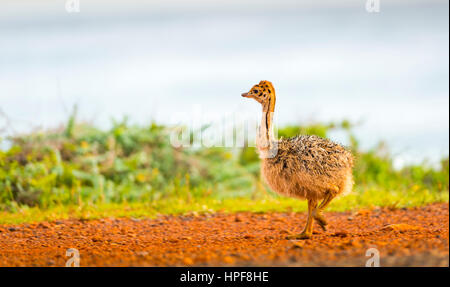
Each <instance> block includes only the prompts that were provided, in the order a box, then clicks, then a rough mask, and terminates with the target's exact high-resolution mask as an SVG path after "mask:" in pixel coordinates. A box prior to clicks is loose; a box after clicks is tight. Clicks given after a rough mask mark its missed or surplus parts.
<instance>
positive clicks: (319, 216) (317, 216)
mask: <svg viewBox="0 0 450 287" xmlns="http://www.w3.org/2000/svg"><path fill="white" fill-rule="evenodd" d="M334 197H335V196H334V195H333V194H332V193H331V192H328V193H327V195H326V196H325V198H324V199H323V201H322V202H321V203H320V205H319V207H317V208H315V209H314V210H313V212H312V215H313V217H314V219H315V220H316V221H317V223H319V225H320V227H322V229H323V230H324V231H326V230H327V225H328V223H327V221H326V220H325V217H324V216H323V214H322V211H323V210H324V209H325V208H326V207H327V206H328V204H330V202H331V201H332V200H333V198H334Z"/></svg>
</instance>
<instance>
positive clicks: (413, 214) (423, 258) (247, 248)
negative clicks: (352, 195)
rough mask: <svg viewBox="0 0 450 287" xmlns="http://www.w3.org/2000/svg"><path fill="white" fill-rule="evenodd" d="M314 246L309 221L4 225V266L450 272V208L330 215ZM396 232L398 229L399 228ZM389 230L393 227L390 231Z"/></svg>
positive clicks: (272, 217)
mask: <svg viewBox="0 0 450 287" xmlns="http://www.w3.org/2000/svg"><path fill="white" fill-rule="evenodd" d="M326 217H327V218H328V222H329V230H328V231H327V232H323V231H322V230H320V229H319V227H318V226H317V224H316V226H315V227H316V228H315V229H316V231H315V234H314V236H313V238H312V239H308V240H297V241H296V240H287V239H285V237H286V236H287V235H288V234H291V233H299V232H300V231H301V229H302V227H303V225H304V224H305V219H306V215H305V214H298V213H267V214H255V213H238V214H223V213H217V214H205V215H199V216H195V215H185V216H163V217H159V218H157V219H142V220H138V219H101V220H91V221H80V220H62V221H56V222H50V223H48V222H41V223H37V224H22V225H14V226H13V225H7V226H5V225H3V226H2V225H0V266H65V262H66V260H67V259H68V258H69V257H66V250H67V249H68V248H76V249H78V250H79V253H80V266H186V265H188V266H191V265H195V266H365V263H366V260H367V259H369V257H366V250H367V249H368V248H371V247H375V248H377V249H378V250H379V254H380V261H381V266H448V265H449V240H448V235H449V206H448V204H446V203H444V204H442V203H440V204H432V205H428V206H425V207H418V208H412V209H398V210H388V209H375V210H361V211H359V212H357V213H349V212H347V213H328V214H326ZM392 224H395V225H392ZM389 225H390V226H389Z"/></svg>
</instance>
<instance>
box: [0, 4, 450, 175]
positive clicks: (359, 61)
mask: <svg viewBox="0 0 450 287" xmlns="http://www.w3.org/2000/svg"><path fill="white" fill-rule="evenodd" d="M79 2H80V12H79V13H68V12H67V11H66V8H65V5H66V1H65V0H28V1H25V0H2V1H1V2H0V7H1V8H0V131H1V135H0V136H2V137H5V136H7V135H11V134H17V133H23V132H27V131H31V130H39V129H47V128H51V127H55V126H57V125H58V124H60V123H65V122H66V121H67V118H68V116H69V115H70V113H71V111H72V107H73V106H74V105H77V106H78V118H79V119H82V120H84V121H89V122H91V123H93V124H94V125H95V126H98V127H104V128H108V127H110V126H111V118H114V119H121V118H122V117H123V116H125V115H127V116H129V118H130V121H131V122H133V123H138V124H148V123H150V122H151V121H152V120H154V121H156V122H158V123H162V124H167V123H170V121H171V118H172V117H173V115H174V114H176V113H179V112H182V111H186V110H190V109H192V107H193V106H194V105H200V106H201V107H202V110H204V111H207V112H209V113H214V114H216V115H226V114H229V113H231V112H238V113H240V112H246V113H254V114H256V115H258V116H259V113H260V107H259V106H258V105H256V104H255V103H253V102H251V103H250V102H248V101H243V100H242V99H241V97H240V94H241V93H242V92H245V91H247V90H248V89H249V88H250V87H251V86H252V85H253V84H255V83H257V82H259V81H260V80H270V81H272V82H273V83H274V85H275V88H276V91H277V109H276V112H277V120H278V123H279V124H281V125H286V124H293V125H295V124H302V123H305V122H333V121H341V120H343V119H347V120H350V121H351V122H354V123H359V124H358V125H357V126H356V127H355V129H354V133H355V134H356V136H357V137H358V139H359V140H360V144H361V146H362V147H363V148H370V147H373V146H374V145H375V144H376V143H378V142H379V141H380V140H382V141H385V142H386V143H387V145H388V146H389V148H390V150H391V151H392V152H393V155H394V157H395V164H396V165H397V166H402V165H404V164H405V163H418V162H422V161H424V160H428V161H429V162H432V163H437V162H439V160H440V159H441V158H442V157H444V156H448V150H449V120H448V118H449V82H448V81H449V80H448V77H449V56H448V55H449V54H448V50H449V30H448V29H449V28H448V27H449V25H448V24H449V15H448V13H449V7H448V1H445V0H442V1H438V0H433V1H430V0H421V1H417V0H416V1H392V0H390V1H383V0H381V1H380V4H381V6H380V12H379V13H368V12H367V11H366V1H365V0H345V1H290V0H279V1H256V0H255V1H253V0H245V1H244V0H239V1H237V0H230V1H206V0H194V1H181V0H179V1H163V0H154V1H145V2H144V1H111V0H108V1H100V0H89V1H87V0H80V1H79ZM188 121H189V118H186V123H187V122H188ZM329 136H330V137H331V138H333V139H336V140H340V141H343V142H344V143H345V144H346V142H345V141H346V138H344V137H341V136H339V134H336V135H333V133H331V134H330V135H329ZM5 145H6V143H5V141H4V142H3V146H4V148H5Z"/></svg>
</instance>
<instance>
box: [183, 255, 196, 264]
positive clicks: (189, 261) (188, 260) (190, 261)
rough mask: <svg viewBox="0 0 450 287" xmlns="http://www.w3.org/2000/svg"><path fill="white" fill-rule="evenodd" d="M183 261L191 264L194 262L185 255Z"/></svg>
mask: <svg viewBox="0 0 450 287" xmlns="http://www.w3.org/2000/svg"><path fill="white" fill-rule="evenodd" d="M183 263H184V264H185V265H192V264H194V260H192V259H191V258H189V257H185V258H184V259H183Z"/></svg>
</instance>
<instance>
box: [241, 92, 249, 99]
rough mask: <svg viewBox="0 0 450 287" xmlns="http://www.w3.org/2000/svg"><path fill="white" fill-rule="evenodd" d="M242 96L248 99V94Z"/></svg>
mask: <svg viewBox="0 0 450 287" xmlns="http://www.w3.org/2000/svg"><path fill="white" fill-rule="evenodd" d="M241 96H243V97H244V98H248V97H249V96H248V93H243V94H242V95H241Z"/></svg>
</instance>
